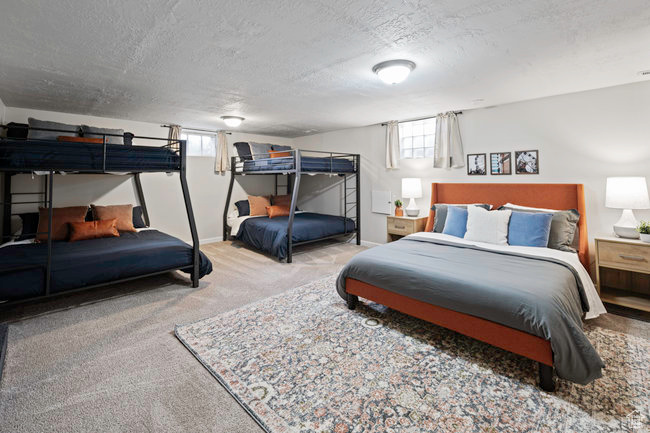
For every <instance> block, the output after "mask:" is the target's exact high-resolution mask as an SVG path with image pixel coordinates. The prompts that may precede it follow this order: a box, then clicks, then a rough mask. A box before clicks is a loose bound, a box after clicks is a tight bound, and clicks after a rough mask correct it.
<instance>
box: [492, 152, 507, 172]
mask: <svg viewBox="0 0 650 433" xmlns="http://www.w3.org/2000/svg"><path fill="white" fill-rule="evenodd" d="M490 174H491V175H493V176H498V175H503V174H512V152H497V153H490Z"/></svg>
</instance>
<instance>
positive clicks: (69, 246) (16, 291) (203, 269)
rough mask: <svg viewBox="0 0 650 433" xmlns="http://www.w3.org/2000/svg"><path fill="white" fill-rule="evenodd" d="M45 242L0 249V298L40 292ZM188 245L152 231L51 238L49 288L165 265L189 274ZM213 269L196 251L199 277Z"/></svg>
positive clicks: (73, 286)
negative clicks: (80, 238)
mask: <svg viewBox="0 0 650 433" xmlns="http://www.w3.org/2000/svg"><path fill="white" fill-rule="evenodd" d="M46 263H47V244H46V243H38V244H36V243H32V244H21V245H10V246H5V247H3V248H0V302H2V301H12V300H18V299H24V298H30V297H34V296H39V295H42V294H44V292H45V272H46V271H45V269H46ZM191 266H192V247H191V246H190V245H188V244H186V243H185V242H183V241H181V240H180V239H178V238H175V237H173V236H170V235H168V234H165V233H161V232H159V231H157V230H142V231H139V232H135V233H121V234H120V237H114V238H103V239H91V240H83V241H77V242H53V243H52V276H51V286H50V292H51V293H59V292H64V291H66V290H72V289H77V288H81V287H85V286H91V285H94V284H101V283H106V282H109V281H115V280H120V279H124V278H131V277H137V276H139V275H146V274H151V273H155V272H162V271H165V270H167V269H169V270H171V269H182V270H183V271H184V272H187V273H191V270H192V269H191ZM210 272H212V263H211V262H210V260H209V259H208V258H207V257H206V256H205V255H204V254H203V253H200V264H199V278H201V277H203V276H204V275H207V274H209V273H210Z"/></svg>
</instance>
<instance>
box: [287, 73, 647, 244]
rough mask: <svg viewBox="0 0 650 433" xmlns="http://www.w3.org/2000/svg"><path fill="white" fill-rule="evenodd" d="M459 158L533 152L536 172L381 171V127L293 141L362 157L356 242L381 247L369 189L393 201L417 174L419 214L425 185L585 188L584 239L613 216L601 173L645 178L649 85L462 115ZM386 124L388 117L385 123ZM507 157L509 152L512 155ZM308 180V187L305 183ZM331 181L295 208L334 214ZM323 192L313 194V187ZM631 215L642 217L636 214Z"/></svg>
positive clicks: (380, 220) (417, 167) (410, 164)
mask: <svg viewBox="0 0 650 433" xmlns="http://www.w3.org/2000/svg"><path fill="white" fill-rule="evenodd" d="M459 119H460V120H459V122H460V127H461V135H462V139H463V144H464V148H465V152H466V153H488V154H489V153H490V152H499V151H515V150H529V149H539V161H540V174H539V175H515V174H513V175H511V176H491V175H489V174H488V175H487V176H468V175H467V174H466V171H465V168H463V169H454V170H444V169H434V168H432V164H433V163H432V160H431V159H419V160H402V161H401V168H400V169H399V170H393V171H390V170H386V169H385V168H384V161H385V139H384V134H385V131H384V127H381V126H368V127H364V128H355V129H348V130H342V131H336V132H330V133H324V134H318V135H312V136H307V137H300V138H297V139H295V140H294V143H295V146H296V147H297V148H301V149H319V150H333V151H341V152H357V153H361V155H362V177H361V180H362V192H363V196H362V225H361V226H362V236H361V237H362V239H363V240H365V241H370V242H385V240H386V217H385V216H384V215H379V214H373V213H371V212H370V192H371V190H372V189H378V190H390V191H392V192H393V194H394V197H395V198H397V197H400V189H401V178H403V177H421V178H422V182H423V190H424V197H423V198H422V199H420V200H418V204H419V206H420V208H421V215H426V214H427V213H426V212H427V209H428V205H429V201H430V191H431V182H434V181H438V182H445V181H448V182H522V183H524V182H534V183H582V184H584V185H585V193H586V202H587V223H588V228H589V234H590V237H591V238H593V237H594V236H595V235H598V234H603V233H605V234H608V233H610V232H611V231H612V229H611V227H612V224H613V223H614V222H615V221H616V220H617V219H618V217H619V214H620V211H619V210H614V209H607V208H605V205H604V203H605V179H606V177H607V176H646V177H648V178H650V82H648V81H646V82H641V83H635V84H629V85H624V86H617V87H611V88H606V89H600V90H593V91H588V92H580V93H574V94H568V95H562V96H555V97H549V98H544V99H538V100H532V101H526V102H519V103H514V104H508V105H503V106H499V107H494V108H487V109H478V110H469V111H465V112H464V113H463V114H462V115H461V116H459ZM387 120H388V119H387ZM513 156H514V154H513ZM307 183H309V185H307ZM336 183H337V180H330V181H328V180H324V179H322V178H321V179H318V180H316V179H310V180H309V181H308V182H305V186H304V187H303V188H302V190H301V196H302V197H303V199H304V203H303V207H305V208H306V209H314V210H321V211H322V210H325V209H328V210H330V211H331V210H332V209H334V210H336V209H340V207H339V205H338V200H339V194H340V189H339V188H340V186H339V187H338V188H332V187H333V186H334V185H336ZM326 189H330V191H329V192H328V193H326V194H323V195H320V196H316V195H314V194H313V192H314V191H315V190H326ZM636 215H637V218H646V219H649V218H650V212H649V211H637V212H636Z"/></svg>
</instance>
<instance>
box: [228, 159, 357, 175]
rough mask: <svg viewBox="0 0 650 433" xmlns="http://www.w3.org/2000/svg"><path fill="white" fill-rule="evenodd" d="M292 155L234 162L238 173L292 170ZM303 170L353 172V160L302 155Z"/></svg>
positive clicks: (293, 163)
mask: <svg viewBox="0 0 650 433" xmlns="http://www.w3.org/2000/svg"><path fill="white" fill-rule="evenodd" d="M294 166H295V161H294V158H293V156H287V157H279V158H258V159H254V160H244V161H239V162H237V163H236V170H237V172H238V173H246V172H264V171H284V170H293V169H294ZM301 167H302V171H303V172H307V173H309V172H314V173H316V172H317V173H327V172H333V173H354V172H355V169H354V161H353V160H352V159H349V158H342V157H341V158H338V157H332V158H330V157H315V156H303V157H302V158H301Z"/></svg>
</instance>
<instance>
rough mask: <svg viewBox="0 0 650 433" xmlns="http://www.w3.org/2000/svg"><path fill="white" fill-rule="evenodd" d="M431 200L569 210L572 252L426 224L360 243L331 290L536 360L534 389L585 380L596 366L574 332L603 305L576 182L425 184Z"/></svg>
mask: <svg viewBox="0 0 650 433" xmlns="http://www.w3.org/2000/svg"><path fill="white" fill-rule="evenodd" d="M437 203H446V204H454V203H485V204H489V205H492V207H493V208H494V209H496V208H498V207H499V206H502V205H505V204H506V203H517V204H518V205H522V206H531V207H538V208H547V209H576V210H577V211H578V212H579V213H580V219H579V221H578V223H577V234H576V240H577V246H578V249H577V253H576V252H565V251H559V250H556V249H551V248H535V247H529V246H510V245H494V244H488V243H484V242H474V241H469V240H466V239H463V238H459V237H454V236H450V235H448V234H442V233H433V232H432V229H433V227H434V218H435V212H434V211H433V210H432V211H431V212H430V214H429V219H428V222H427V226H426V231H425V232H422V233H416V234H414V235H410V236H407V237H406V238H404V239H402V240H399V241H397V242H392V243H389V244H386V245H382V246H379V247H376V248H371V249H369V250H366V251H364V252H362V253H360V254H358V255H357V256H355V257H354V258H353V259H352V260H351V261H350V262H349V263H348V264H347V265H346V266H345V268H344V269H343V270H342V271H341V274H340V276H339V279H338V282H337V290H338V293H339V295H340V296H341V297H342V298H343V299H344V300H346V302H347V304H348V307H349V308H350V309H354V308H355V307H356V305H357V302H358V298H359V297H362V298H365V299H368V300H371V301H374V302H377V303H380V304H382V305H385V306H387V307H390V308H393V309H395V310H398V311H401V312H403V313H406V314H409V315H411V316H414V317H417V318H420V319H423V320H426V321H429V322H431V323H434V324H437V325H440V326H442V327H445V328H448V329H451V330H454V331H457V332H459V333H461V334H464V335H467V336H470V337H473V338H475V339H478V340H480V341H483V342H486V343H489V344H491V345H494V346H496V347H499V348H502V349H505V350H507V351H510V352H513V353H516V354H518V355H522V356H525V357H527V358H529V359H532V360H534V361H537V362H538V363H539V375H540V386H541V387H542V389H544V390H547V391H551V390H553V389H554V381H553V369H555V371H556V372H557V375H558V376H559V377H561V378H564V379H567V380H570V381H573V382H576V383H580V384H586V383H589V382H591V381H592V380H594V379H597V378H598V377H601V375H602V372H601V369H602V368H603V367H604V364H603V362H602V360H601V359H600V357H599V355H598V353H597V352H596V350H595V349H594V348H593V346H592V345H591V343H590V342H589V340H588V339H587V337H586V336H585V334H584V332H583V330H582V320H583V319H584V318H592V317H596V316H597V315H599V314H602V313H603V312H605V310H604V307H603V305H602V303H601V302H600V299H599V298H598V295H597V293H596V291H595V288H594V285H593V282H592V281H591V279H590V277H589V274H588V272H587V270H586V268H588V266H589V251H588V237H587V224H586V218H585V202H584V191H583V186H582V185H576V184H444V183H433V184H432V187H431V207H432V209H435V207H434V205H435V204H437Z"/></svg>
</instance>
